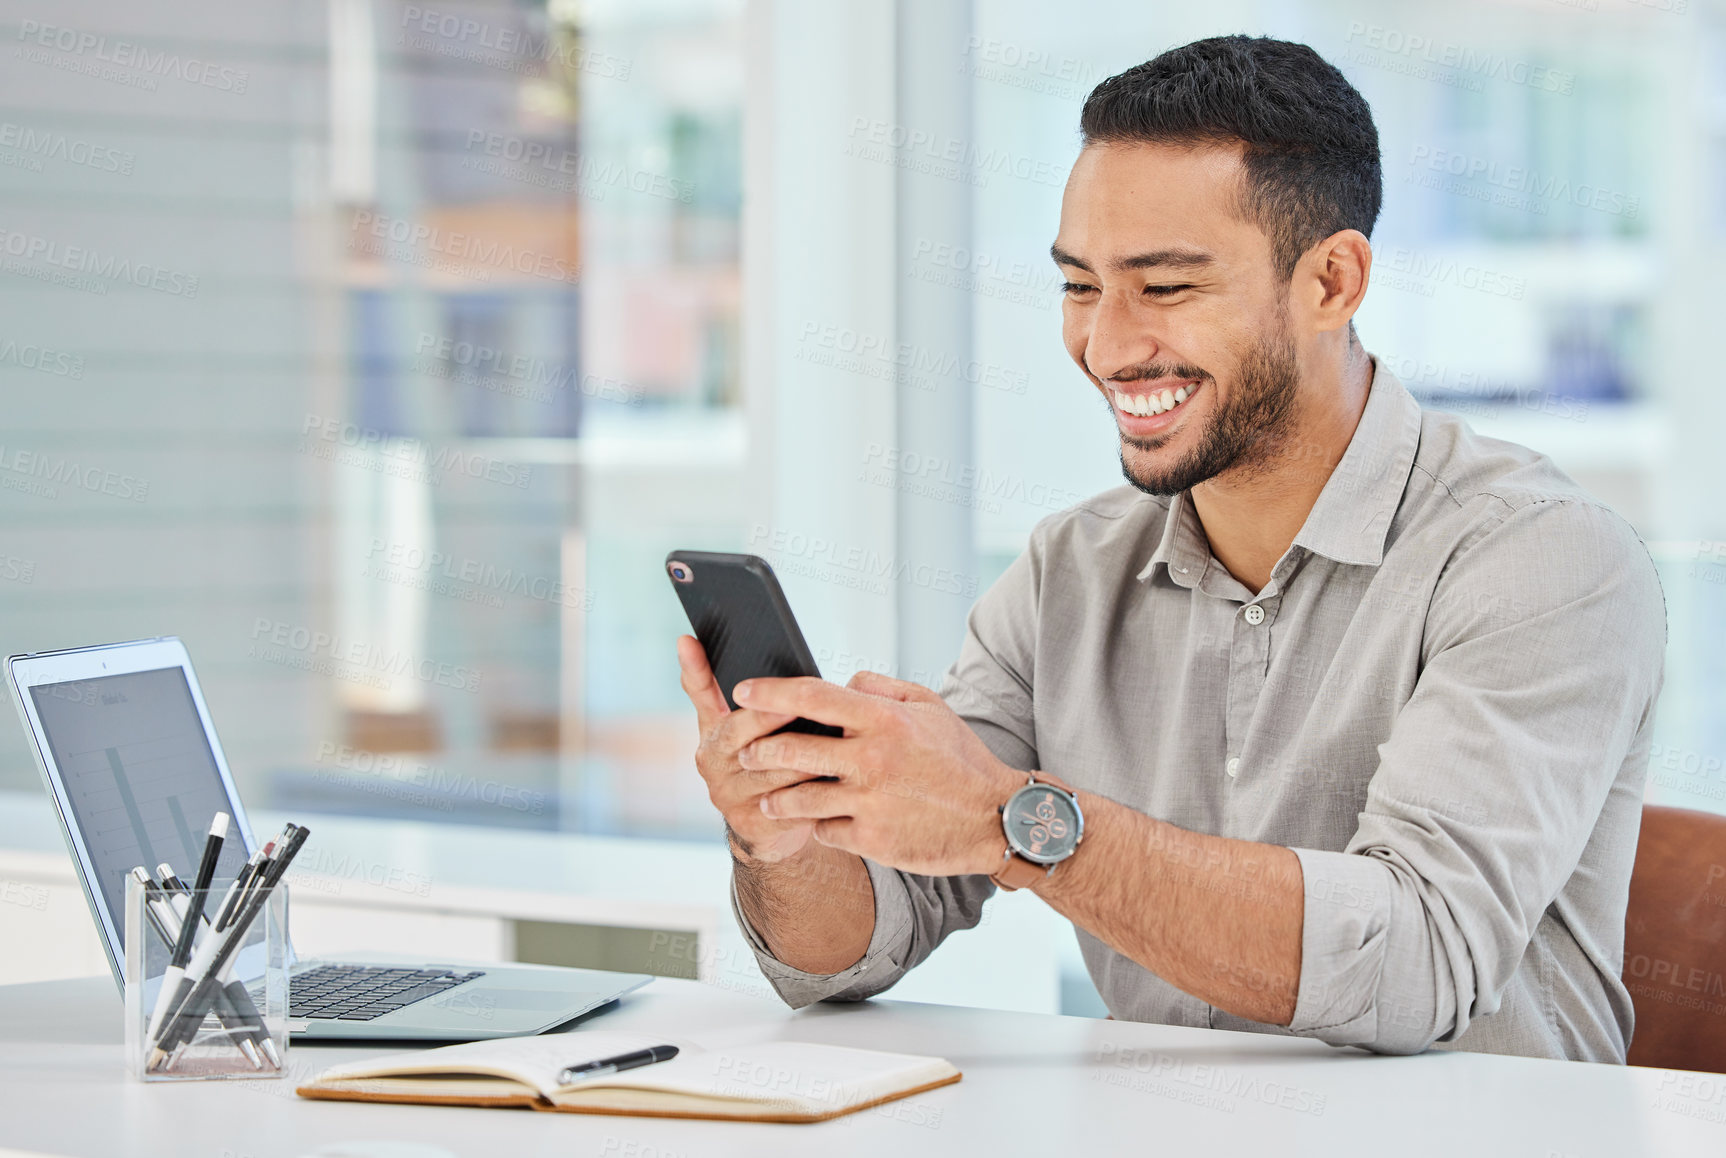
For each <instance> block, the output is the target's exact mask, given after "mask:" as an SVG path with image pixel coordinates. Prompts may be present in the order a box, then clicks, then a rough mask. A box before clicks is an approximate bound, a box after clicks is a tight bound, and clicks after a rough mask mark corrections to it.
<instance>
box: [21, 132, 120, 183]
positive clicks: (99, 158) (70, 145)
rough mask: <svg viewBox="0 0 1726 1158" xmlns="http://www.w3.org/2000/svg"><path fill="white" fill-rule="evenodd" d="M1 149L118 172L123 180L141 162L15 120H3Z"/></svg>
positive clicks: (39, 158) (38, 158)
mask: <svg viewBox="0 0 1726 1158" xmlns="http://www.w3.org/2000/svg"><path fill="white" fill-rule="evenodd" d="M0 148H5V149H17V150H18V151H19V152H20V153H23V154H25V155H26V156H28V157H30V158H31V159H33V160H45V161H62V162H64V163H66V164H68V165H82V166H84V167H85V168H86V169H95V170H97V171H98V172H101V173H118V174H120V175H121V176H122V177H130V176H131V175H132V169H133V167H134V166H135V165H136V164H137V162H138V157H137V154H135V153H128V152H124V151H122V150H119V149H116V148H113V147H112V146H109V145H97V144H94V143H92V142H90V141H86V140H82V139H80V138H78V137H68V136H67V135H66V134H65V133H52V132H47V131H45V130H40V129H33V128H31V127H30V126H29V125H20V124H17V123H15V122H13V121H0Z"/></svg>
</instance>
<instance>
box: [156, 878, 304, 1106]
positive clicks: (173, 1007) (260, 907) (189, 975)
mask: <svg viewBox="0 0 1726 1158" xmlns="http://www.w3.org/2000/svg"><path fill="white" fill-rule="evenodd" d="M232 884H233V882H232V881H231V880H214V881H211V882H210V889H209V892H208V896H207V899H206V902H205V918H204V920H203V921H201V922H200V925H199V932H198V935H197V940H196V948H195V949H194V951H193V953H192V957H191V966H192V967H191V968H188V969H186V970H183V971H177V972H174V973H173V975H172V977H170V965H171V963H172V958H173V951H174V946H173V944H172V942H171V941H170V940H169V939H168V938H169V937H170V936H171V935H174V934H176V932H177V929H178V925H179V914H181V913H184V912H185V911H186V907H187V905H186V897H185V895H184V894H181V896H180V898H179V899H177V900H176V899H174V898H173V897H172V894H168V893H164V892H162V891H156V890H146V889H145V887H144V886H143V884H142V883H141V882H139V881H138V880H137V879H136V878H133V877H127V878H126V930H125V934H126V974H125V980H126V1072H127V1073H129V1074H131V1075H132V1076H133V1077H134V1078H137V1079H139V1080H141V1081H146V1082H159V1081H184V1080H186V1079H193V1078H270V1077H280V1076H281V1075H283V1074H285V1073H286V1072H287V1057H288V890H287V886H286V885H277V886H275V887H274V888H271V889H258V890H253V891H252V892H251V893H249V894H248V895H247V896H246V897H245V900H244V903H236V904H235V905H234V906H233V912H234V917H233V918H232V919H231V920H230V921H229V923H228V925H227V926H226V927H224V929H223V930H222V931H220V932H218V931H216V930H215V929H214V928H213V926H214V923H215V922H216V920H217V918H218V917H220V916H223V915H224V914H223V909H224V901H225V900H226V898H227V897H228V892H229V888H230V886H232ZM248 918H249V919H248ZM212 953H214V956H211V954H212ZM206 960H207V961H208V962H209V963H210V965H211V966H213V968H210V969H206V970H204V971H203V973H202V975H201V976H200V975H199V970H198V969H197V965H198V964H199V963H200V962H201V961H206ZM170 981H172V982H173V984H172V987H171V988H170V985H169V982H170ZM164 991H167V993H168V996H167V997H165V998H164V997H163V996H162V995H163V993H164Z"/></svg>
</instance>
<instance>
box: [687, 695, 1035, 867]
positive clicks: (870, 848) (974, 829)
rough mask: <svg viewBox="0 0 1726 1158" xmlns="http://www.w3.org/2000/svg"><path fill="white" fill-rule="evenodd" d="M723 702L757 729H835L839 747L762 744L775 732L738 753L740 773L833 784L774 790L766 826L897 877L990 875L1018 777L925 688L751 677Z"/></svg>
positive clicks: (793, 737) (815, 742)
mask: <svg viewBox="0 0 1726 1158" xmlns="http://www.w3.org/2000/svg"><path fill="white" fill-rule="evenodd" d="M733 695H734V696H735V697H736V699H737V702H738V704H739V705H740V708H747V709H748V710H749V711H750V712H754V713H760V714H762V716H763V717H764V718H765V719H770V720H779V721H781V722H783V721H785V720H788V719H793V718H795V717H797V716H803V717H805V718H807V719H811V720H818V721H820V722H821V723H824V724H835V725H838V726H840V727H843V728H844V729H845V735H844V736H843V737H831V736H808V735H801V734H796V733H786V734H784V735H779V736H770V735H767V734H766V733H767V732H771V731H772V730H773V728H774V727H777V726H778V725H777V724H775V725H773V726H772V727H768V728H764V729H760V730H758V731H755V732H754V736H753V738H752V739H751V740H750V741H749V742H748V743H746V744H744V745H742V746H741V750H740V751H739V752H738V753H737V758H738V763H739V764H740V765H741V766H742V768H744V769H746V770H749V771H753V772H757V773H758V774H763V775H776V776H780V777H793V776H794V777H797V778H799V779H802V778H804V777H810V776H814V777H833V778H834V779H832V780H811V779H802V782H801V783H789V782H786V783H785V784H782V785H774V786H773V787H772V788H771V789H770V790H768V791H767V792H766V793H765V794H764V795H763V796H762V798H761V800H760V803H759V805H758V807H759V810H760V811H761V813H762V814H763V815H764V816H765V817H766V818H768V819H769V820H770V821H771V822H773V823H777V824H797V823H801V824H812V825H813V828H814V836H815V839H816V840H817V841H819V842H820V843H821V844H824V845H828V846H830V847H833V848H838V849H844V850H845V851H847V852H853V853H856V854H857V855H859V856H862V857H866V858H868V859H869V860H872V861H875V862H876V863H878V864H882V865H887V866H889V867H891V868H896V869H901V870H904V871H906V872H913V873H928V874H932V875H938V876H947V875H955V874H960V873H985V874H987V873H993V872H995V871H996V870H997V869H999V868H1000V866H1001V857H1002V853H1003V852H1004V851H1005V849H1006V840H1005V838H1003V837H1002V835H1001V818H1000V813H999V808H1000V805H1001V804H1002V803H1003V802H1005V801H1006V799H1007V797H1008V796H1010V795H1011V794H1012V792H1013V789H1014V788H1015V787H1017V786H1018V785H1019V784H1021V783H1023V782H1024V779H1025V775H1024V773H1021V772H1015V771H1013V770H1012V769H1010V768H1008V767H1007V765H1005V764H1003V763H1002V762H1001V761H1000V760H999V759H997V758H996V757H995V754H994V753H993V752H991V751H989V749H988V747H987V746H986V745H985V744H984V743H983V741H982V740H980V739H978V738H977V734H976V733H975V732H973V731H972V730H971V728H970V726H969V725H967V724H966V723H965V722H964V721H963V720H962V719H960V718H959V716H958V715H957V714H956V713H955V712H954V711H953V710H952V709H951V708H949V707H948V706H947V705H946V703H945V702H944V701H943V700H942V699H941V697H940V696H938V695H936V694H935V693H934V692H932V691H930V690H929V689H928V688H925V687H923V686H922V685H920V684H914V683H907V682H905V681H904V680H896V679H891V678H889V677H887V676H883V675H877V674H875V673H874V672H858V673H857V675H856V676H855V677H853V679H852V680H851V682H850V684H849V686H848V687H845V688H840V687H837V686H835V685H833V684H830V683H827V682H825V681H824V680H819V679H813V678H807V677H805V678H797V679H755V680H745V681H743V682H742V683H740V684H738V685H737V688H736V689H735V690H734V692H733ZM738 714H742V712H741V711H740V712H739V713H738ZM770 769H771V770H776V771H774V772H769V771H768V770H770ZM704 774H705V773H704Z"/></svg>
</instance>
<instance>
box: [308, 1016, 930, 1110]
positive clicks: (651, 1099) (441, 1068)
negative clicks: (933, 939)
mask: <svg viewBox="0 0 1726 1158" xmlns="http://www.w3.org/2000/svg"><path fill="white" fill-rule="evenodd" d="M666 1044H669V1045H675V1046H677V1047H678V1049H679V1050H680V1051H681V1052H680V1053H679V1054H678V1055H677V1056H676V1057H675V1058H672V1059H671V1060H670V1061H666V1062H659V1063H657V1064H655V1065H649V1066H642V1067H640V1068H638V1069H632V1070H625V1071H624V1072H622V1073H618V1074H610V1075H608V1076H606V1077H599V1078H588V1079H585V1080H583V1081H580V1082H577V1083H575V1084H573V1085H559V1084H558V1074H559V1073H560V1072H562V1070H563V1069H564V1068H565V1067H566V1066H572V1065H579V1064H581V1063H583V1062H589V1061H595V1060H598V1059H600V1058H607V1057H615V1056H617V1055H618V1054H623V1053H629V1052H632V1051H634V1050H639V1049H646V1048H647V1047H649V1046H654V1045H666ZM958 1080H959V1071H958V1070H956V1069H954V1068H953V1066H952V1064H951V1063H950V1062H946V1061H943V1060H942V1059H940V1058H936V1057H917V1056H915V1055H912V1054H902V1053H878V1052H876V1051H875V1050H867V1049H850V1048H847V1047H844V1046H836V1045H812V1044H808V1043H805V1042H795V1041H774V1042H766V1043H763V1044H759V1045H751V1046H746V1047H742V1048H737V1049H713V1050H704V1049H702V1048H700V1047H698V1046H695V1045H692V1044H690V1043H688V1042H685V1041H678V1040H677V1039H675V1038H667V1037H655V1036H648V1035H643V1034H636V1033H617V1032H611V1031H606V1030H582V1031H579V1032H576V1033H554V1034H545V1035H541V1036H539V1037H510V1038H498V1039H494V1040H491V1041H474V1042H467V1043H464V1044H462V1045H449V1046H443V1047H442V1048H439V1049H428V1050H420V1051H418V1052H415V1053H399V1054H391V1055H390V1056H388V1057H382V1058H376V1059H374V1060H372V1061H363V1062H349V1063H347V1064H345V1065H339V1066H335V1067H332V1068H331V1069H327V1070H325V1071H324V1072H323V1073H321V1074H319V1075H318V1076H317V1077H316V1078H314V1079H313V1080H312V1081H311V1082H309V1083H307V1084H306V1085H303V1086H301V1087H300V1088H299V1091H298V1092H299V1094H300V1096H302V1097H306V1098H328V1099H335V1100H347V1101H361V1102H421V1103H426V1104H430V1105H452V1106H522V1107H528V1108H531V1109H535V1110H560V1111H563V1112H565V1113H571V1114H634V1115H638V1116H644V1117H655V1118H736V1119H740V1120H744V1121H751V1122H819V1121H822V1120H823V1119H826V1118H836V1117H838V1116H839V1115H841V1114H849V1113H852V1112H854V1111H856V1110H862V1109H866V1108H867V1107H869V1106H875V1105H879V1104H880V1103H882V1102H890V1101H892V1100H893V1099H895V1098H903V1097H906V1096H908V1095H910V1094H917V1093H922V1092H923V1091H924V1090H931V1089H934V1088H935V1087H936V1086H944V1085H947V1084H948V1083H950V1082H956V1081H958Z"/></svg>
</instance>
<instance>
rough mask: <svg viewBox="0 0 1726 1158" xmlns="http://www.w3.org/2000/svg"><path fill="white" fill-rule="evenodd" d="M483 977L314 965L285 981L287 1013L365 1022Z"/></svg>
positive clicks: (451, 972)
mask: <svg viewBox="0 0 1726 1158" xmlns="http://www.w3.org/2000/svg"><path fill="white" fill-rule="evenodd" d="M484 976H485V972H484V971H483V970H480V971H478V972H474V973H458V972H455V971H454V970H450V969H384V968H379V967H375V966H366V965H319V966H317V967H316V968H313V969H307V970H306V971H305V972H304V973H295V974H294V975H293V976H292V977H291V978H290V979H289V981H288V1016H289V1017H294V1018H311V1017H319V1018H326V1019H334V1020H339V1021H370V1020H372V1019H373V1018H375V1017H382V1016H383V1015H384V1014H386V1013H394V1012H395V1011H396V1010H398V1009H404V1008H406V1007H407V1006H409V1005H412V1004H413V1003H414V1002H416V1001H424V1000H425V999H426V998H428V997H436V996H437V995H438V994H440V993H447V992H448V991H449V990H451V989H454V988H455V987H456V986H457V985H462V984H464V983H466V982H469V981H472V980H473V979H474V978H476V977H484Z"/></svg>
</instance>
